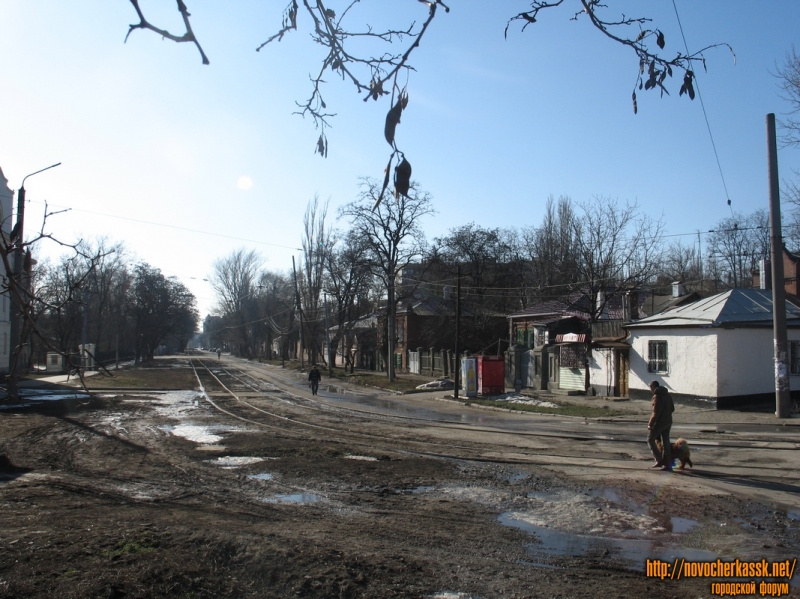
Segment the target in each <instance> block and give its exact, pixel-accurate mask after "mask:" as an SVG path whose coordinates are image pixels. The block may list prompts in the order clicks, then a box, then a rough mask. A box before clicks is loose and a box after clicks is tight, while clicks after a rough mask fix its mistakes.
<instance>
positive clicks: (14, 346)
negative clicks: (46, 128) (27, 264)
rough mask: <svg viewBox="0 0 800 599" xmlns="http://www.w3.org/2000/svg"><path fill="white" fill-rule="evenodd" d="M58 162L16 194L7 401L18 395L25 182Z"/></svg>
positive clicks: (23, 185) (22, 300)
mask: <svg viewBox="0 0 800 599" xmlns="http://www.w3.org/2000/svg"><path fill="white" fill-rule="evenodd" d="M59 164H61V163H60V162H57V163H56V164H52V165H50V166H48V167H46V168H43V169H41V170H38V171H36V172H35V173H31V174H30V175H25V177H24V178H23V179H22V185H20V188H19V191H18V192H17V224H16V225H14V229H13V230H12V231H11V232H12V234H13V236H14V240H10V241H11V242H13V243H14V244H15V246H14V265H13V267H14V271H13V275H12V277H11V278H12V279H13V281H14V283H13V285H10V286H9V290H11V288H12V287H13V290H14V292H15V293H11V294H9V295H11V331H10V333H9V337H10V340H9V341H10V342H9V348H8V349H9V355H8V387H7V389H8V398H9V399H12V398H13V399H16V398H17V397H18V395H19V384H18V383H19V380H18V379H19V376H18V374H17V368H18V366H19V364H18V362H19V356H20V353H21V347H20V331H21V330H22V323H21V322H20V317H21V315H22V311H23V305H24V299H23V296H22V290H21V287H22V285H21V283H22V276H21V275H22V246H23V239H24V238H23V226H24V223H25V180H26V179H27V178H28V177H33V176H34V175H38V174H39V173H41V172H44V171H46V170H49V169H51V168H55V167H57V166H58V165H59Z"/></svg>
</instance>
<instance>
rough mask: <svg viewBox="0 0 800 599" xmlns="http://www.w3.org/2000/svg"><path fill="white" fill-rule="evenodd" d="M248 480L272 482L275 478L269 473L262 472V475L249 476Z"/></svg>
mask: <svg viewBox="0 0 800 599" xmlns="http://www.w3.org/2000/svg"><path fill="white" fill-rule="evenodd" d="M247 478H249V479H250V480H272V479H273V478H275V476H274V475H273V474H270V473H269V472H261V473H260V474H248V475H247Z"/></svg>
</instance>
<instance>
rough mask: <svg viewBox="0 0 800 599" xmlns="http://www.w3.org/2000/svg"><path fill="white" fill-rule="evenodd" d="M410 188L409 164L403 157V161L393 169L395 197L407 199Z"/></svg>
mask: <svg viewBox="0 0 800 599" xmlns="http://www.w3.org/2000/svg"><path fill="white" fill-rule="evenodd" d="M410 187H411V163H410V162H409V161H408V160H406V159H405V157H403V160H402V161H401V162H400V164H398V165H397V166H396V167H395V169H394V191H395V195H398V194H400V195H404V196H406V197H408V190H409V189H410Z"/></svg>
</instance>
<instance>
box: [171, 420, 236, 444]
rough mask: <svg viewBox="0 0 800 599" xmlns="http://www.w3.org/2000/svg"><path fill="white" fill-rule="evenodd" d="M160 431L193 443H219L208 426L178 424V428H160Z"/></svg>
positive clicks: (217, 437)
mask: <svg viewBox="0 0 800 599" xmlns="http://www.w3.org/2000/svg"><path fill="white" fill-rule="evenodd" d="M159 428H160V429H161V430H163V431H166V432H168V433H171V434H172V435H175V436H176V437H183V438H184V439H186V440H188V441H194V442H195V443H204V444H213V443H216V442H217V441H221V440H222V437H221V436H220V435H215V434H214V433H212V432H211V427H209V426H196V425H194V424H179V425H178V426H161V427H159Z"/></svg>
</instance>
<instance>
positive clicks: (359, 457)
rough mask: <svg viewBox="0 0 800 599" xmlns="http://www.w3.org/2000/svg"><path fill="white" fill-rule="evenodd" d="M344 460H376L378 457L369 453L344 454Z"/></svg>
mask: <svg viewBox="0 0 800 599" xmlns="http://www.w3.org/2000/svg"><path fill="white" fill-rule="evenodd" d="M344 459H346V460H363V461H364V462H377V461H378V458H374V457H372V456H369V455H346V456H344Z"/></svg>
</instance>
